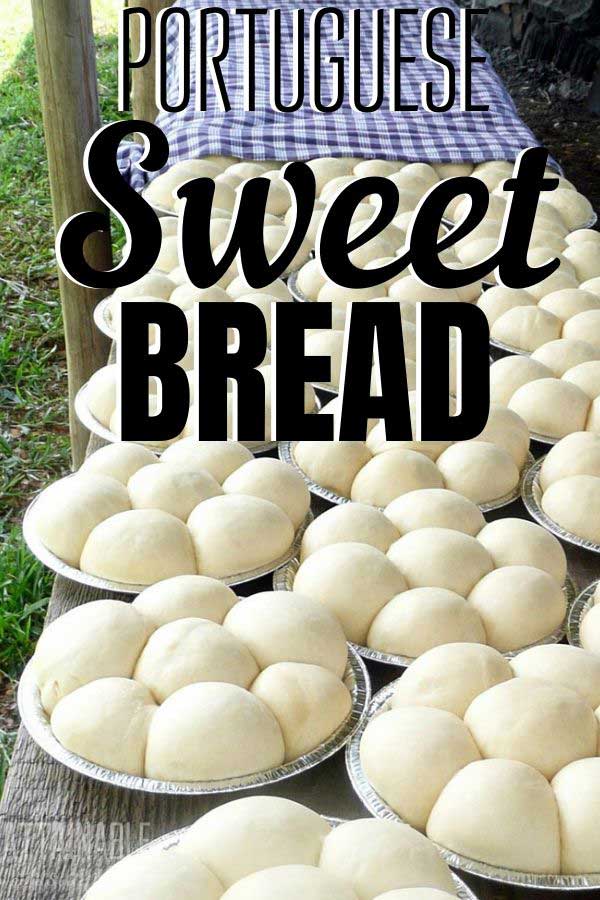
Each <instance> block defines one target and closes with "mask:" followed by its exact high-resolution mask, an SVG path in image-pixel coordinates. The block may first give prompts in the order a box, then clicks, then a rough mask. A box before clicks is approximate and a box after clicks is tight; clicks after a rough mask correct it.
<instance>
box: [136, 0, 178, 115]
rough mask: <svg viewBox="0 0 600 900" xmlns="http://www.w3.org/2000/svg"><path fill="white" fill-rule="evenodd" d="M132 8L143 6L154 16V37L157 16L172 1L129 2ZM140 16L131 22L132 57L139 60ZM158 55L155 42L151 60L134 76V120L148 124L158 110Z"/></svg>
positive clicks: (143, 0) (144, 0) (146, 0)
mask: <svg viewBox="0 0 600 900" xmlns="http://www.w3.org/2000/svg"><path fill="white" fill-rule="evenodd" d="M129 5H130V6H143V7H144V9H147V10H148V12H149V13H150V15H151V16H152V34H153V36H154V25H155V23H156V16H157V15H158V13H159V12H160V10H161V9H164V8H165V7H166V6H170V5H171V3H170V0H141V2H139V0H129ZM140 20H141V17H140V16H133V17H132V20H131V57H132V59H139V58H140V56H141V53H140V31H141V29H140ZM155 65H156V55H155V52H154V40H153V42H152V51H151V54H150V59H149V60H148V62H147V63H146V65H145V66H142V68H140V69H134V70H133V74H132V95H131V96H132V101H133V102H132V105H133V118H134V119H144V120H145V121H147V122H154V120H155V118H156V116H157V113H158V108H157V106H156V94H155V84H156V75H155V73H156V70H155Z"/></svg>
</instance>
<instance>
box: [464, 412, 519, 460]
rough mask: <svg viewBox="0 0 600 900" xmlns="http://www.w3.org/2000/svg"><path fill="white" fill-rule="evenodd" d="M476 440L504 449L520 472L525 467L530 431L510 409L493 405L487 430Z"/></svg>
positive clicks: (486, 425)
mask: <svg viewBox="0 0 600 900" xmlns="http://www.w3.org/2000/svg"><path fill="white" fill-rule="evenodd" d="M474 440H476V441H484V442H486V443H489V444H495V445H496V446H497V447H500V448H503V449H504V450H506V451H507V452H508V453H510V455H511V456H512V459H513V462H514V464H515V465H516V467H517V469H519V470H521V469H522V468H523V466H524V465H525V461H526V459H527V453H528V452H529V429H528V427H527V423H526V422H524V421H523V419H521V417H520V416H518V415H517V414H516V413H514V412H513V411H512V410H510V409H506V408H505V407H503V406H498V405H496V404H492V405H491V406H490V412H489V416H488V420H487V422H486V424H485V428H484V429H483V431H482V432H480V433H479V434H478V435H477V437H476V438H474ZM463 446H464V445H463Z"/></svg>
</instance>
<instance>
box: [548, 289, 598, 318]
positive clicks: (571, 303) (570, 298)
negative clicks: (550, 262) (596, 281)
mask: <svg viewBox="0 0 600 900" xmlns="http://www.w3.org/2000/svg"><path fill="white" fill-rule="evenodd" d="M539 307H540V309H545V310H547V311H548V312H551V313H553V314H554V315H555V316H558V318H559V319H562V321H563V322H566V321H567V319H570V318H571V317H572V316H576V315H577V314H578V313H580V312H585V311H586V310H588V309H600V297H598V296H597V295H596V294H593V293H592V292H591V291H582V290H581V288H571V289H569V288H566V289H565V290H562V291H553V292H552V293H551V294H546V296H545V297H542V299H541V300H540V302H539Z"/></svg>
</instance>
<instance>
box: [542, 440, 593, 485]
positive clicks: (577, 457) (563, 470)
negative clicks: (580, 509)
mask: <svg viewBox="0 0 600 900" xmlns="http://www.w3.org/2000/svg"><path fill="white" fill-rule="evenodd" d="M570 475H596V476H598V477H600V436H599V435H596V434H590V433H589V432H586V431H577V432H574V433H573V434H568V435H567V436H566V437H564V438H563V439H562V441H559V442H558V443H557V444H555V445H554V446H553V447H551V449H550V451H549V453H548V454H547V456H546V457H545V459H544V461H543V463H542V466H541V469H540V476H539V477H540V484H541V486H542V490H544V491H547V490H548V488H549V487H550V485H551V484H554V482H555V481H560V479H561V478H567V477H569V476H570Z"/></svg>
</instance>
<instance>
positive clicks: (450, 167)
mask: <svg viewBox="0 0 600 900" xmlns="http://www.w3.org/2000/svg"><path fill="white" fill-rule="evenodd" d="M433 168H434V169H435V171H436V172H437V174H438V176H439V177H440V179H442V180H443V179H445V178H459V177H461V176H463V175H470V174H471V172H472V171H473V164H472V163H434V165H433ZM389 900H393V898H389Z"/></svg>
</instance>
